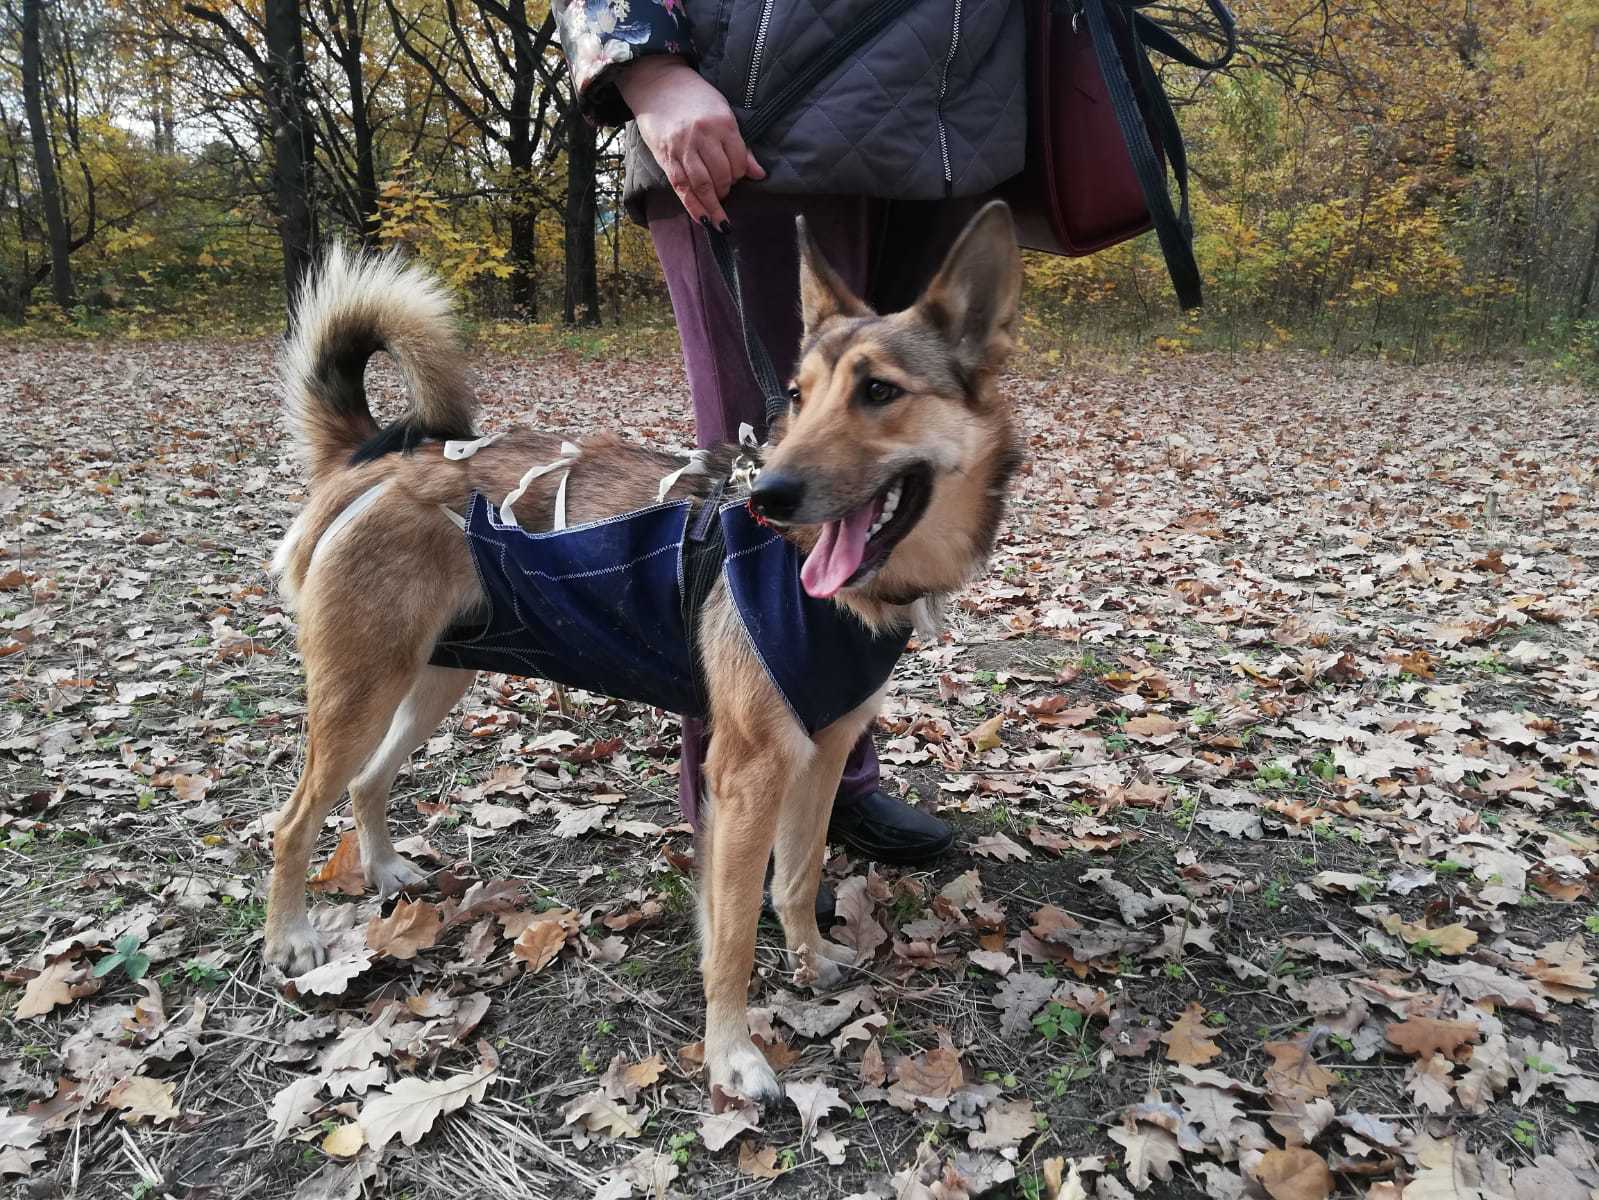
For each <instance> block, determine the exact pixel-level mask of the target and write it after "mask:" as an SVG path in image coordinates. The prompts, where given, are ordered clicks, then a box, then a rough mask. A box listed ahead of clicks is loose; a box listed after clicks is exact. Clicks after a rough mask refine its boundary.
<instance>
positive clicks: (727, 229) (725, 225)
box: [717, 221, 733, 233]
mask: <svg viewBox="0 0 1599 1200" xmlns="http://www.w3.org/2000/svg"><path fill="white" fill-rule="evenodd" d="M717 228H719V229H720V230H721V231H722V232H723V233H732V232H733V222H731V221H723V222H722V223H721V225H719V226H717Z"/></svg>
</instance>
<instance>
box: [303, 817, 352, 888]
mask: <svg viewBox="0 0 1599 1200" xmlns="http://www.w3.org/2000/svg"><path fill="white" fill-rule="evenodd" d="M310 888H311V890H312V891H313V892H338V893H340V894H341V895H345V896H363V895H365V894H366V873H365V871H364V870H363V869H362V866H361V842H360V840H359V839H358V838H357V837H356V835H355V830H353V829H352V830H350V831H349V832H348V833H346V834H345V835H344V836H343V837H341V838H340V839H339V844H338V845H337V846H335V847H334V848H333V853H332V855H330V856H329V858H328V861H327V862H325V863H323V864H322V869H321V870H320V871H318V872H317V873H316V874H315V875H313V876H311V883H310Z"/></svg>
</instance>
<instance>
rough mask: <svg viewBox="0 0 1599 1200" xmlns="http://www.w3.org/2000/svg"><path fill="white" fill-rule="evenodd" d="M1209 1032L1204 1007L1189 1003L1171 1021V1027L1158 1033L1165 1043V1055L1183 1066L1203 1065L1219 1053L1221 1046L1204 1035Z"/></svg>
mask: <svg viewBox="0 0 1599 1200" xmlns="http://www.w3.org/2000/svg"><path fill="white" fill-rule="evenodd" d="M1209 1032H1210V1030H1209V1029H1208V1028H1207V1027H1206V1025H1205V1010H1204V1008H1203V1007H1202V1006H1200V1005H1199V1004H1197V1003H1196V1004H1190V1005H1189V1006H1188V1007H1187V1008H1185V1009H1183V1011H1182V1015H1181V1016H1179V1017H1178V1018H1177V1019H1176V1020H1175V1021H1173V1022H1172V1024H1171V1028H1170V1029H1168V1030H1167V1031H1166V1032H1165V1033H1163V1034H1161V1035H1160V1040H1161V1041H1163V1042H1165V1043H1166V1057H1167V1058H1169V1059H1171V1060H1172V1061H1173V1062H1177V1063H1181V1064H1183V1065H1184V1066H1185V1067H1201V1066H1204V1065H1205V1064H1206V1063H1208V1062H1209V1061H1210V1060H1211V1059H1213V1058H1215V1057H1216V1056H1217V1055H1218V1054H1220V1053H1221V1047H1220V1046H1218V1045H1217V1044H1216V1043H1215V1042H1213V1041H1211V1040H1210V1039H1209V1038H1208V1037H1206V1036H1205V1035H1206V1034H1207V1033H1209Z"/></svg>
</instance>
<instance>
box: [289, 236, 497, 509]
mask: <svg viewBox="0 0 1599 1200" xmlns="http://www.w3.org/2000/svg"><path fill="white" fill-rule="evenodd" d="M379 350H385V351H387V352H388V353H389V355H390V356H391V357H392V358H393V359H394V361H395V363H396V365H397V366H398V367H399V369H400V374H401V375H402V376H403V377H404V379H405V382H406V386H407V387H408V388H409V389H410V392H411V406H410V408H409V409H408V410H407V412H406V414H405V415H404V416H403V417H402V418H401V419H400V420H399V421H397V422H395V423H394V424H393V425H390V426H389V427H388V428H387V429H382V430H380V429H379V427H378V423H377V421H376V420H374V419H373V417H372V410H371V409H370V408H369V407H368V406H367V399H366V384H365V381H364V376H365V373H366V364H367V360H368V359H369V358H371V357H372V355H373V354H374V353H376V352H377V351H379ZM281 371H282V376H283V383H284V387H285V390H286V392H287V396H288V403H287V411H288V419H289V424H290V426H291V427H292V428H293V430H294V432H295V435H296V437H297V438H298V439H299V443H300V453H301V455H302V457H303V458H304V460H305V463H306V467H307V469H308V470H309V471H310V474H311V479H312V481H313V482H314V481H316V480H317V479H320V478H321V477H322V476H324V475H325V474H327V473H328V472H329V471H331V470H334V469H335V468H337V467H338V466H340V465H342V464H344V463H347V462H349V461H351V460H352V459H354V460H356V461H360V460H363V459H368V458H376V457H379V456H381V455H383V454H387V453H389V452H391V451H396V450H409V449H410V448H411V447H413V446H415V445H416V444H417V443H418V442H420V441H421V440H422V439H424V438H470V437H472V436H473V432H472V419H473V416H474V415H475V412H476V407H477V405H476V399H475V397H474V395H473V392H472V387H471V384H470V382H469V380H468V378H467V372H466V367H465V360H464V357H463V351H462V346H461V339H460V333H459V330H458V328H457V325H456V319H455V309H454V305H453V303H452V301H451V298H450V295H449V293H448V292H447V291H445V289H444V286H443V284H441V283H440V282H439V280H438V279H437V278H436V277H435V276H434V275H433V274H432V273H431V272H429V271H427V270H426V269H425V268H423V267H421V266H418V265H417V264H415V263H412V262H408V261H406V259H405V258H403V257H402V256H401V255H400V254H399V253H398V252H397V251H392V250H391V251H389V252H388V253H385V254H360V253H353V252H351V251H349V250H346V249H345V248H344V247H343V246H341V245H334V246H332V247H330V248H329V249H328V251H327V253H326V254H325V255H324V256H323V258H322V261H321V263H319V264H318V266H317V267H316V269H315V270H314V271H313V272H312V273H311V274H310V275H308V276H307V277H306V280H305V283H304V284H303V285H302V286H301V289H300V295H299V300H298V303H297V304H296V306H295V310H294V328H293V331H292V332H291V334H290V336H289V340H288V344H287V345H286V347H285V348H284V351H283V357H282V361H281Z"/></svg>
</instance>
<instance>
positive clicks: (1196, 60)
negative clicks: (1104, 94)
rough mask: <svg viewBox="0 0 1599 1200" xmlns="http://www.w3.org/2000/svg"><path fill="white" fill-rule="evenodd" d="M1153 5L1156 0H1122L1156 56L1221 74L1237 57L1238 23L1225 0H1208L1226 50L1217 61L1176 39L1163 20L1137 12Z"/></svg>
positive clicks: (1143, 38)
mask: <svg viewBox="0 0 1599 1200" xmlns="http://www.w3.org/2000/svg"><path fill="white" fill-rule="evenodd" d="M1153 2H1154V0H1118V3H1120V4H1121V5H1122V6H1123V7H1124V8H1127V9H1130V10H1132V12H1131V16H1132V18H1133V25H1134V26H1135V27H1136V28H1137V30H1138V36H1139V39H1140V40H1141V41H1142V42H1143V43H1144V45H1146V46H1148V47H1149V48H1150V49H1151V50H1153V51H1154V52H1155V53H1156V54H1164V55H1165V56H1166V57H1167V58H1169V59H1171V60H1172V61H1173V62H1180V63H1182V64H1183V66H1185V67H1194V68H1196V69H1198V70H1201V71H1219V70H1221V69H1222V68H1223V67H1225V66H1226V65H1227V64H1228V63H1229V62H1231V61H1232V58H1233V55H1234V54H1235V53H1237V51H1238V22H1237V21H1235V20H1234V19H1233V14H1232V12H1231V10H1229V9H1228V7H1227V5H1225V4H1224V3H1222V0H1205V7H1206V8H1208V9H1210V15H1211V16H1213V17H1215V18H1216V27H1217V28H1218V29H1219V30H1220V31H1221V36H1222V42H1223V47H1222V51H1221V53H1220V54H1218V55H1216V57H1215V58H1203V57H1201V56H1200V55H1198V54H1196V53H1195V52H1194V51H1192V50H1190V49H1189V48H1188V47H1187V46H1185V45H1183V43H1182V42H1180V41H1178V40H1177V38H1175V37H1173V36H1172V34H1171V31H1170V30H1168V29H1167V28H1166V27H1165V26H1164V25H1162V24H1161V23H1160V22H1159V21H1156V20H1154V19H1153V18H1151V17H1146V16H1145V15H1144V14H1143V13H1141V12H1138V11H1137V10H1138V9H1140V8H1144V7H1145V6H1147V5H1149V4H1151V3H1153Z"/></svg>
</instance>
